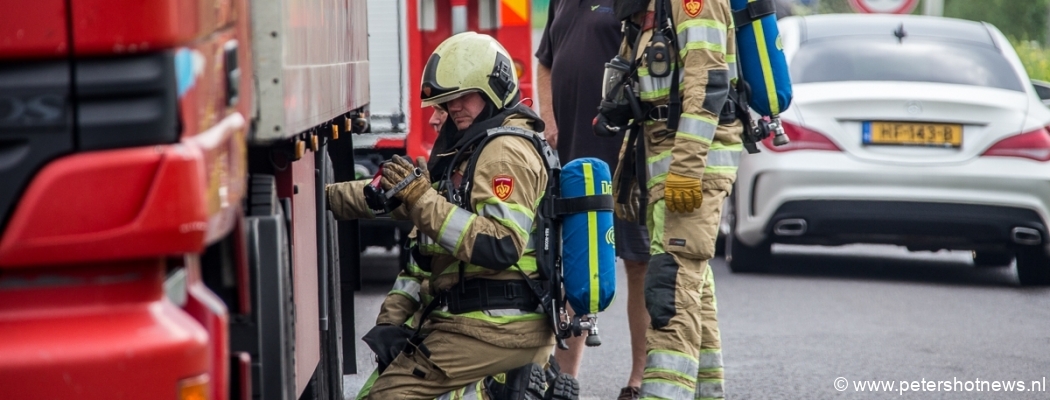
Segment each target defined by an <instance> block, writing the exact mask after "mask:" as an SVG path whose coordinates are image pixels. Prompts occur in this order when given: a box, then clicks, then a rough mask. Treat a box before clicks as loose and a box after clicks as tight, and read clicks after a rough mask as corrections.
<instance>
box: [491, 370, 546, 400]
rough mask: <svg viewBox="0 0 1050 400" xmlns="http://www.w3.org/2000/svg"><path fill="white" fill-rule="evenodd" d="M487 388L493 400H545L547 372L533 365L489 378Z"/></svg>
mask: <svg viewBox="0 0 1050 400" xmlns="http://www.w3.org/2000/svg"><path fill="white" fill-rule="evenodd" d="M500 378H503V379H502V380H501V379H500ZM485 387H486V388H487V389H488V392H489V398H491V399H493V400H544V397H546V393H547V377H546V372H544V371H543V367H542V366H540V365H539V364H536V363H532V364H529V365H525V366H522V367H518V368H514V369H512V370H510V371H507V372H506V373H503V374H498V375H496V376H494V377H489V378H487V379H486V382H485Z"/></svg>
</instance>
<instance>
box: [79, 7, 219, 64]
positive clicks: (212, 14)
mask: <svg viewBox="0 0 1050 400" xmlns="http://www.w3.org/2000/svg"><path fill="white" fill-rule="evenodd" d="M72 4H73V10H72V11H73V12H72V15H73V37H74V44H73V50H74V53H75V54H77V55H99V54H122V53H136V52H143V51H153V50H159V49H165V48H172V47H176V46H179V45H181V44H183V43H189V42H192V41H193V40H195V39H197V38H200V37H203V36H204V35H206V34H209V33H212V32H215V31H216V30H218V28H219V27H221V26H225V25H227V24H229V22H230V21H231V20H232V17H233V12H232V11H233V7H232V6H233V1H232V0H153V1H142V0H76V1H73V2H72Z"/></svg>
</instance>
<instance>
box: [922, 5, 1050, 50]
mask: <svg viewBox="0 0 1050 400" xmlns="http://www.w3.org/2000/svg"><path fill="white" fill-rule="evenodd" d="M920 8H921V7H920ZM1048 10H1050V0H1023V1H1020V0H944V16H946V17H954V18H962V19H969V20H973V21H985V22H988V23H990V24H992V25H995V26H996V27H997V28H999V30H1001V31H1003V34H1004V35H1006V36H1009V37H1013V38H1017V39H1020V40H1035V41H1038V42H1040V43H1046V39H1047V38H1046V36H1047V12H1048Z"/></svg>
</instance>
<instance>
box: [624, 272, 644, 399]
mask: <svg viewBox="0 0 1050 400" xmlns="http://www.w3.org/2000/svg"><path fill="white" fill-rule="evenodd" d="M623 266H624V269H625V270H626V271H627V326H628V327H629V328H630V331H631V376H630V377H628V379H627V386H634V387H641V386H642V372H643V371H644V370H645V328H646V327H647V326H649V312H648V311H646V309H645V270H646V267H647V266H648V265H647V264H646V262H644V261H629V260H623Z"/></svg>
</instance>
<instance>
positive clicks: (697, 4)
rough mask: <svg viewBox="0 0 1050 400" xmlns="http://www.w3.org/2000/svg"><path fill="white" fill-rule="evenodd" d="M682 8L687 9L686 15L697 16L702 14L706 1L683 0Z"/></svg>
mask: <svg viewBox="0 0 1050 400" xmlns="http://www.w3.org/2000/svg"><path fill="white" fill-rule="evenodd" d="M682 8H684V9H685V14H686V15H688V16H690V17H692V18H696V16H697V15H700V11H701V10H703V9H704V1H703V0H683V1H682Z"/></svg>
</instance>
